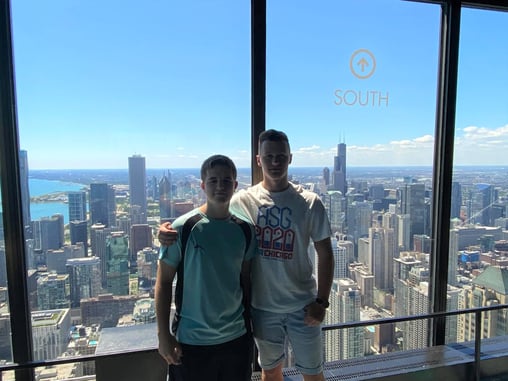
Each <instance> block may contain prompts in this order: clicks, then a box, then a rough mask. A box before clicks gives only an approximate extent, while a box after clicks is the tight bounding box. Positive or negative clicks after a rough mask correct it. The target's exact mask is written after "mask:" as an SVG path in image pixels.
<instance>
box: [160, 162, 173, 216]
mask: <svg viewBox="0 0 508 381" xmlns="http://www.w3.org/2000/svg"><path fill="white" fill-rule="evenodd" d="M172 193H173V192H172V189H171V173H170V172H169V171H168V172H167V174H164V175H163V176H162V178H161V180H160V181H159V210H160V218H161V220H168V219H170V218H171V217H173V213H172V211H171V203H172V198H173V195H172Z"/></svg>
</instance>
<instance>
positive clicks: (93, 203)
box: [90, 183, 116, 227]
mask: <svg viewBox="0 0 508 381" xmlns="http://www.w3.org/2000/svg"><path fill="white" fill-rule="evenodd" d="M115 220H116V202H115V191H114V189H113V187H111V185H108V184H106V183H92V184H90V222H91V224H92V225H94V224H102V225H105V226H106V227H111V226H115V225H116V221H115Z"/></svg>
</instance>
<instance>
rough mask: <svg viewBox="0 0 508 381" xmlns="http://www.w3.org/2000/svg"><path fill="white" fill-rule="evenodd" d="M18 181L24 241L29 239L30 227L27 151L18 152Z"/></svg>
mask: <svg viewBox="0 0 508 381" xmlns="http://www.w3.org/2000/svg"><path fill="white" fill-rule="evenodd" d="M19 180H20V188H21V208H22V212H23V225H24V227H25V233H27V235H26V236H25V239H27V238H31V235H30V227H31V224H30V222H31V217H30V187H29V181H28V154H27V151H25V150H21V151H19Z"/></svg>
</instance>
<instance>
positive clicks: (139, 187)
mask: <svg viewBox="0 0 508 381" xmlns="http://www.w3.org/2000/svg"><path fill="white" fill-rule="evenodd" d="M129 194H130V206H131V210H132V209H134V206H138V208H136V209H137V211H138V213H136V214H139V215H140V216H141V217H140V219H139V220H138V221H137V222H138V223H146V204H147V201H146V166H145V158H144V157H143V156H140V155H134V156H131V157H129ZM131 214H132V213H131Z"/></svg>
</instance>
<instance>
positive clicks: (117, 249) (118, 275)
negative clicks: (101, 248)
mask: <svg viewBox="0 0 508 381" xmlns="http://www.w3.org/2000/svg"><path fill="white" fill-rule="evenodd" d="M106 258H107V262H106V279H107V289H108V292H110V293H112V294H113V295H129V275H130V270H129V239H128V236H127V235H126V234H124V233H123V232H115V233H111V234H110V235H109V236H108V237H107V238H106Z"/></svg>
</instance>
